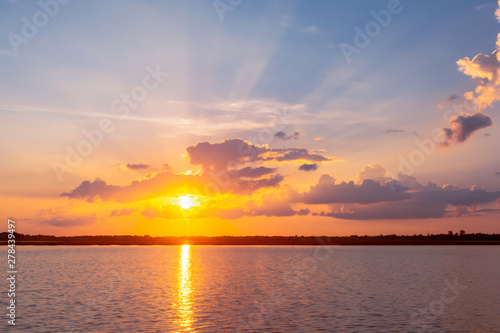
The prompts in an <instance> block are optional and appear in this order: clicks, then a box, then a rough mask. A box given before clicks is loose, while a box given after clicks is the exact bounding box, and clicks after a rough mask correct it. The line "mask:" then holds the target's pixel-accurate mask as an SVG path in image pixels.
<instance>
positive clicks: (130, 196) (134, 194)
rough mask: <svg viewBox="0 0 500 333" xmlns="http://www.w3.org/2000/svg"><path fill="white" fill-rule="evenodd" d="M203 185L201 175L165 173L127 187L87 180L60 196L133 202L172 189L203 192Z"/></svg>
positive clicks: (99, 180) (91, 200)
mask: <svg viewBox="0 0 500 333" xmlns="http://www.w3.org/2000/svg"><path fill="white" fill-rule="evenodd" d="M202 184H204V179H203V178H202V177H201V176H199V175H182V174H181V175H177V174H174V173H172V172H170V171H165V172H159V173H156V174H154V175H150V176H147V177H145V178H143V179H139V180H134V181H133V182H132V183H131V184H130V185H125V186H117V185H109V184H107V182H106V181H105V180H104V179H102V178H96V179H95V180H94V181H93V182H90V181H88V180H86V181H83V182H82V183H81V184H80V185H79V186H78V187H76V188H75V189H73V190H71V191H70V192H66V193H62V194H61V195H60V196H62V197H68V198H70V199H79V200H85V201H88V202H94V201H96V200H102V201H117V202H132V201H139V200H147V199H152V198H155V197H157V196H159V195H160V194H161V193H165V191H166V190H168V189H172V188H174V189H175V188H189V189H191V190H192V191H201V189H202Z"/></svg>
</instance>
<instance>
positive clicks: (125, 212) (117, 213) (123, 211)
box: [110, 208, 136, 217]
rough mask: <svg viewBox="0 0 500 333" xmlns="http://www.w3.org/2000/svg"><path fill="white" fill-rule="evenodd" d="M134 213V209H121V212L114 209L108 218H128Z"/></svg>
mask: <svg viewBox="0 0 500 333" xmlns="http://www.w3.org/2000/svg"><path fill="white" fill-rule="evenodd" d="M135 211H136V209H132V208H122V209H121V210H118V209H116V210H113V211H112V212H111V214H110V216H117V217H121V216H130V215H132V214H133V213H134V212H135Z"/></svg>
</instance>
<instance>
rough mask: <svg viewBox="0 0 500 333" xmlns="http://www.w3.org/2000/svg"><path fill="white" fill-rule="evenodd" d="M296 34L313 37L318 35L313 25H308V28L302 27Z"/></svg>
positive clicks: (316, 28)
mask: <svg viewBox="0 0 500 333" xmlns="http://www.w3.org/2000/svg"><path fill="white" fill-rule="evenodd" d="M298 32H300V33H304V34H312V35H315V34H317V33H318V27H317V26H315V25H308V26H305V27H302V28H300V29H299V30H298Z"/></svg>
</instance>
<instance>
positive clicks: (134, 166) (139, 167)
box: [127, 163, 151, 170]
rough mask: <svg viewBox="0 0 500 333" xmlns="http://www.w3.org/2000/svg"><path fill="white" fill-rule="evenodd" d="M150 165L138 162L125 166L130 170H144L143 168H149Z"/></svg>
mask: <svg viewBox="0 0 500 333" xmlns="http://www.w3.org/2000/svg"><path fill="white" fill-rule="evenodd" d="M150 167H151V165H149V164H142V163H139V164H127V168H128V169H130V170H145V169H149V168H150Z"/></svg>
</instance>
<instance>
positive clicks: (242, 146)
mask: <svg viewBox="0 0 500 333" xmlns="http://www.w3.org/2000/svg"><path fill="white" fill-rule="evenodd" d="M186 152H187V155H188V157H189V161H190V162H191V164H197V165H201V166H202V167H203V169H205V170H210V169H211V170H232V169H236V166H238V165H241V164H244V163H247V162H271V161H272V162H287V161H298V160H304V161H310V162H324V161H331V160H332V159H331V158H329V157H325V156H323V155H320V154H317V153H313V152H310V151H309V150H307V149H297V148H288V149H271V148H269V147H267V146H257V145H253V144H251V143H250V142H247V141H243V140H241V139H226V140H224V141H223V142H221V143H209V142H202V143H198V144H197V145H195V146H190V147H188V148H187V149H186Z"/></svg>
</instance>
